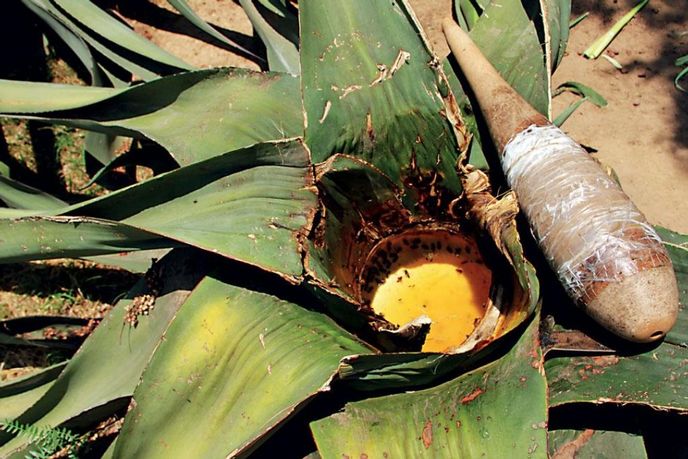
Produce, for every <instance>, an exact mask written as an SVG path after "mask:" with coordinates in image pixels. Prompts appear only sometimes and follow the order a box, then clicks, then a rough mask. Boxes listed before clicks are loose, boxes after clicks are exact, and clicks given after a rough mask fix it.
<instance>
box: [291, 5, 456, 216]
mask: <svg viewBox="0 0 688 459" xmlns="http://www.w3.org/2000/svg"><path fill="white" fill-rule="evenodd" d="M332 11H336V12H337V13H336V14H332ZM299 15H300V16H299V17H300V24H301V37H302V43H301V71H302V88H303V101H304V107H305V110H306V118H307V123H306V143H307V144H308V145H309V147H310V149H311V151H312V152H313V159H314V161H315V162H320V161H324V160H326V159H327V158H328V157H330V156H331V155H332V154H334V153H346V154H350V155H353V156H357V157H359V158H361V159H363V160H364V161H366V162H368V163H370V164H373V165H374V166H375V167H377V168H379V169H380V170H381V171H382V172H383V173H384V174H385V175H387V176H388V177H390V179H392V180H393V181H394V182H395V183H396V184H397V185H399V186H401V185H406V186H407V188H408V189H413V188H414V186H413V185H414V184H413V183H409V182H407V183H404V181H405V179H406V178H407V177H409V176H410V175H412V174H420V175H423V176H428V177H431V176H432V177H435V178H436V179H437V180H439V183H440V186H441V187H444V188H447V189H449V190H451V191H452V192H453V193H458V192H459V191H460V184H459V181H458V178H457V175H456V172H455V170H454V166H455V163H456V158H457V153H458V151H459V150H461V149H463V148H465V147H466V146H467V144H466V141H465V138H464V134H463V125H462V123H461V121H460V120H459V119H458V118H457V116H458V112H456V111H455V110H454V107H453V106H452V105H451V104H450V103H449V96H450V94H449V89H448V86H447V85H446V81H445V78H444V75H443V73H442V71H441V68H440V66H439V63H438V62H437V59H436V58H435V57H434V56H433V55H432V54H431V52H430V51H429V50H428V47H427V45H426V43H425V42H424V39H423V36H422V32H421V31H420V27H419V26H418V24H417V22H416V20H415V18H414V16H413V14H412V12H411V11H410V9H409V8H408V7H407V6H406V4H405V3H404V2H393V3H392V5H391V6H390V4H389V3H386V2H368V1H363V0H358V1H352V2H345V3H342V2H337V1H334V0H327V1H320V0H318V1H313V0H307V1H302V2H300V4H299ZM445 98H447V100H445ZM454 127H456V129H457V131H456V132H455V131H454ZM456 134H458V135H459V138H460V139H462V140H461V143H460V144H457V141H456ZM408 200H410V201H413V200H414V198H413V197H409V198H408ZM415 200H416V201H417V198H416V199H415ZM413 204H414V203H413V202H408V204H407V205H409V206H413Z"/></svg>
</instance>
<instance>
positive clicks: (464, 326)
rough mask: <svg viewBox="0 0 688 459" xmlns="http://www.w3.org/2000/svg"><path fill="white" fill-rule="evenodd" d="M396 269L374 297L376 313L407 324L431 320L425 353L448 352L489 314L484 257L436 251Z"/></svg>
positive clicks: (489, 275)
mask: <svg viewBox="0 0 688 459" xmlns="http://www.w3.org/2000/svg"><path fill="white" fill-rule="evenodd" d="M431 258H432V259H431V260H428V259H427V258H421V259H416V260H415V261H412V262H408V261H407V262H405V263H403V264H400V265H397V266H399V267H393V268H392V271H391V272H390V274H389V276H388V277H387V278H386V280H384V282H383V283H381V284H379V286H378V287H377V289H376V291H375V292H374V296H373V298H372V300H371V306H372V308H373V310H375V312H377V313H379V314H382V315H383V316H384V317H385V319H387V320H388V321H390V322H392V323H394V324H397V325H403V324H406V323H408V322H409V321H411V320H413V319H415V318H417V317H419V316H421V315H426V316H428V317H430V319H431V320H432V325H431V326H430V332H429V333H428V335H427V337H426V340H425V344H424V345H423V348H422V351H424V352H444V351H447V350H448V349H449V348H451V347H454V346H457V345H459V344H461V343H462V342H464V341H465V340H466V338H467V337H468V336H469V335H470V334H471V333H472V332H473V330H474V329H475V326H476V324H477V322H478V321H479V320H480V319H481V318H482V317H483V315H484V312H485V310H484V308H485V304H486V302H487V299H488V296H489V290H490V285H491V282H492V272H491V271H490V269H489V268H487V267H486V266H485V265H484V264H483V263H482V262H480V261H469V260H466V259H463V258H462V257H460V256H457V255H453V254H449V253H442V252H439V253H433V254H432V257H431Z"/></svg>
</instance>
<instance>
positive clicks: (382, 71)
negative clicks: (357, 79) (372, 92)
mask: <svg viewBox="0 0 688 459" xmlns="http://www.w3.org/2000/svg"><path fill="white" fill-rule="evenodd" d="M410 60H411V53H409V52H408V51H404V50H403V49H400V50H399V54H397V57H396V59H394V62H393V63H392V66H391V67H389V68H388V67H387V66H386V65H385V64H378V65H377V70H378V74H377V77H376V78H375V79H374V80H373V81H372V82H371V83H370V87H371V88H372V87H373V86H375V85H377V84H380V83H382V82H383V81H385V80H389V79H390V78H392V77H393V76H394V74H395V73H397V71H399V69H400V68H401V67H402V66H403V65H404V64H406V63H407V62H408V61H410Z"/></svg>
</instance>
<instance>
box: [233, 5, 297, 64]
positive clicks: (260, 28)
mask: <svg viewBox="0 0 688 459" xmlns="http://www.w3.org/2000/svg"><path fill="white" fill-rule="evenodd" d="M239 3H240V4H241V6H242V7H243V8H244V11H245V12H246V15H247V16H248V18H249V19H250V21H251V24H253V28H254V29H256V32H258V36H260V39H261V40H263V43H264V44H265V48H266V50H267V53H268V65H269V66H270V70H273V71H276V72H286V73H290V74H292V75H298V74H300V73H301V70H300V65H299V50H298V48H297V46H296V44H295V41H292V40H293V38H292V40H290V39H289V38H288V36H285V35H284V34H283V33H281V32H280V31H279V30H278V29H276V28H275V27H273V25H272V24H271V23H270V22H268V21H267V19H266V18H265V16H264V15H263V14H261V12H260V10H259V9H258V8H257V6H256V4H255V3H254V1H253V0H239ZM268 12H269V11H268ZM279 20H280V22H282V23H283V25H286V27H287V28H289V27H290V26H291V24H287V22H293V23H294V25H293V26H292V27H294V28H296V29H297V30H296V31H292V32H291V34H289V35H291V36H292V37H294V36H295V37H298V25H297V24H296V21H295V20H294V21H286V20H285V19H284V18H279Z"/></svg>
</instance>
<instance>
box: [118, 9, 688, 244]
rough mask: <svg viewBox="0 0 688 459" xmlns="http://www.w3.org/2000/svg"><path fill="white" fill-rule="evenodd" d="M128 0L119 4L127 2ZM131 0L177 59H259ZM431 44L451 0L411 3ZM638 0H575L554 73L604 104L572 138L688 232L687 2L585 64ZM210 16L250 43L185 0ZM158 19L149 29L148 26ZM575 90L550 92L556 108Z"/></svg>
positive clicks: (143, 25) (247, 35)
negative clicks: (679, 61) (588, 51)
mask: <svg viewBox="0 0 688 459" xmlns="http://www.w3.org/2000/svg"><path fill="white" fill-rule="evenodd" d="M125 3H126V2H125ZM152 3H153V4H149V5H148V6H145V5H146V4H145V2H143V5H142V2H131V4H132V6H131V7H130V8H126V7H124V8H121V13H122V14H123V15H124V16H125V17H127V18H128V19H129V20H130V21H131V22H132V23H133V24H134V26H135V28H137V30H138V31H139V32H141V33H142V34H144V35H145V36H147V37H148V38H149V39H150V40H152V41H153V42H155V43H157V44H158V45H160V46H162V47H164V48H167V49H168V50H170V51H171V52H173V53H174V54H176V55H178V56H179V57H181V58H182V59H184V60H186V61H188V62H190V63H192V64H195V65H198V66H201V67H210V66H222V65H235V66H242V67H250V68H254V69H258V65H257V64H255V63H254V62H252V61H249V60H247V59H244V58H242V57H240V56H237V55H236V54H233V53H231V52H229V51H227V49H226V48H227V47H224V46H219V45H217V46H214V45H209V44H207V43H203V42H202V41H199V40H196V39H195V38H194V37H197V36H198V35H197V32H193V31H192V30H191V29H190V28H189V27H187V26H186V25H185V24H184V20H183V19H181V18H179V16H178V15H176V14H175V13H174V12H173V10H171V9H170V7H169V6H168V5H167V2H165V1H163V0H154V1H153V2H152ZM410 3H411V5H412V6H413V8H414V10H415V12H416V14H417V16H418V18H419V19H420V21H421V23H422V24H423V27H424V29H425V31H426V33H427V35H428V37H429V39H430V41H431V43H432V46H433V47H434V49H435V52H436V54H438V55H439V56H440V57H444V56H445V55H446V54H447V53H448V48H447V46H446V44H445V42H444V38H443V36H442V32H441V27H440V24H441V21H442V19H443V18H444V17H446V16H447V15H449V14H451V1H450V0H410ZM635 3H636V0H600V1H598V0H573V2H572V17H577V16H579V15H580V14H583V13H585V12H589V13H590V15H589V16H588V17H587V18H586V19H585V20H583V21H582V22H580V23H579V24H578V25H577V26H576V27H574V28H573V29H572V30H571V37H570V40H569V46H568V52H567V55H566V57H565V58H564V60H563V62H562V64H561V66H560V68H559V69H558V70H557V72H556V73H555V76H554V85H555V87H556V86H557V85H559V84H561V83H563V82H565V81H570V80H573V81H578V82H581V83H583V84H585V85H587V86H590V87H592V88H593V89H595V90H597V91H598V92H599V93H601V94H602V95H603V96H604V97H605V98H606V99H607V101H608V102H609V104H608V105H607V106H606V107H603V108H598V107H596V106H594V105H593V104H590V103H586V104H584V105H583V106H582V107H581V108H580V109H579V110H578V111H577V112H576V113H574V115H573V116H571V118H569V119H568V121H567V122H566V123H565V124H564V126H563V128H564V130H565V131H567V132H568V133H569V134H570V135H571V136H572V137H573V138H575V139H576V140H578V141H579V142H580V143H582V144H584V145H585V146H587V147H591V148H594V149H596V150H597V153H596V156H597V157H598V159H600V160H601V161H602V162H604V163H606V164H608V165H609V166H611V167H612V168H614V169H615V171H616V172H617V174H618V176H619V178H620V180H621V183H622V185H623V187H624V189H625V190H626V192H627V193H628V194H629V195H630V196H631V198H632V199H633V200H634V201H635V203H636V204H637V206H638V207H639V208H640V209H641V210H642V211H643V212H644V213H645V214H646V216H647V217H648V219H649V220H650V221H651V222H652V223H654V224H658V225H662V226H665V227H668V228H670V229H673V230H675V231H679V232H682V233H688V199H687V198H686V197H687V196H688V94H686V93H683V92H680V91H678V90H677V89H676V88H675V87H674V85H673V79H674V77H675V76H676V74H677V73H678V71H679V69H678V68H677V67H676V66H675V65H674V61H675V60H676V58H677V57H680V56H682V55H684V54H688V8H687V7H686V6H687V4H686V1H685V0H652V2H650V4H649V5H648V6H647V7H645V8H644V9H643V10H642V11H641V12H640V13H639V14H638V15H636V17H635V19H634V20H633V21H632V22H631V23H630V24H629V25H627V26H626V28H624V30H623V31H622V32H621V33H620V34H619V35H618V36H617V38H616V39H615V40H614V41H613V42H612V44H611V46H610V47H609V49H608V50H607V53H608V54H609V55H610V56H612V57H613V58H614V59H616V60H617V61H618V62H619V63H620V64H621V65H622V66H623V68H622V69H621V70H617V69H616V68H614V67H613V66H612V64H610V63H609V62H608V61H607V60H605V59H603V58H599V59H597V60H594V61H591V60H588V59H585V58H584V57H582V55H581V54H582V52H583V51H584V50H585V48H587V46H588V45H589V44H590V43H592V42H593V41H594V40H595V39H596V38H597V37H598V36H599V35H601V34H603V33H604V32H605V31H606V30H608V29H609V27H611V25H612V24H613V23H614V22H615V21H616V20H618V19H619V18H620V17H621V16H623V15H624V14H625V13H626V11H628V10H629V9H630V8H631V7H632V6H633V5H634V4H635ZM189 4H190V5H191V6H192V7H193V8H194V9H195V10H196V11H198V12H199V14H200V15H201V16H202V17H204V18H205V19H206V20H208V21H209V22H211V23H213V24H214V25H217V26H219V27H221V30H222V31H223V32H224V33H226V34H227V35H228V36H229V37H230V38H232V39H234V40H236V41H237V42H238V43H239V44H241V45H246V46H250V44H251V35H252V30H251V25H250V23H249V21H248V18H247V17H246V16H245V14H244V13H243V11H242V9H241V7H240V6H239V5H238V4H236V3H234V2H233V1H232V0H190V1H189ZM151 25H155V26H157V29H154V28H152V27H151ZM573 100H575V96H573V95H570V94H564V95H562V96H560V97H557V98H555V99H554V104H553V113H554V114H555V115H556V114H558V113H560V112H561V110H563V108H565V107H566V106H568V105H569V104H570V103H571V102H572V101H573Z"/></svg>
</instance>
